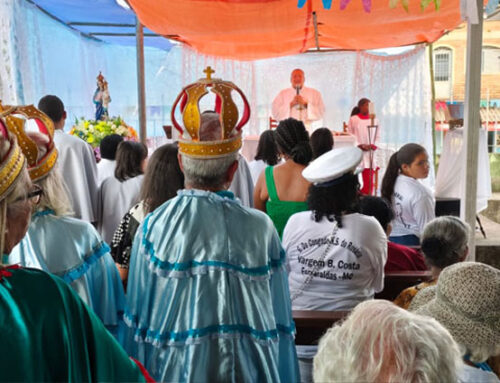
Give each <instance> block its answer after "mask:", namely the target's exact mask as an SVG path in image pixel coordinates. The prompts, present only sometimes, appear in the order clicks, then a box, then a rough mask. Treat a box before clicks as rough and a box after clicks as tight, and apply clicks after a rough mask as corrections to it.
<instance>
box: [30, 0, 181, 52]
mask: <svg viewBox="0 0 500 383" xmlns="http://www.w3.org/2000/svg"><path fill="white" fill-rule="evenodd" d="M27 1H29V2H30V3H33V4H35V5H36V6H37V7H39V8H40V9H41V10H43V11H44V12H45V13H47V14H48V15H50V16H51V17H53V18H55V19H57V20H59V21H60V22H62V23H64V24H66V25H68V26H69V27H71V28H73V29H75V30H77V31H79V32H80V33H82V34H83V35H85V36H87V37H89V38H94V39H97V40H101V41H104V42H107V43H112V44H120V45H135V28H136V27H135V25H136V16H135V14H134V12H133V11H132V10H130V9H125V8H123V7H121V6H120V5H118V4H117V2H116V0H27ZM144 45H145V46H150V47H155V48H160V49H163V50H170V48H171V47H172V43H171V42H170V41H169V40H168V39H167V38H165V37H163V36H159V35H157V34H156V33H153V32H151V31H150V30H149V29H147V28H144Z"/></svg>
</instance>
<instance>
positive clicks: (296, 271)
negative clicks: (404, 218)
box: [283, 147, 387, 381]
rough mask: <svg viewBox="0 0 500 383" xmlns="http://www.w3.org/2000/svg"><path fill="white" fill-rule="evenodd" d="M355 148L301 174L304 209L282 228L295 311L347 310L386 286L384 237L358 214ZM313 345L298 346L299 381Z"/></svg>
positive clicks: (332, 155) (305, 372)
mask: <svg viewBox="0 0 500 383" xmlns="http://www.w3.org/2000/svg"><path fill="white" fill-rule="evenodd" d="M361 157H362V152H361V150H360V149H358V148H353V147H349V148H340V149H334V150H331V151H329V152H327V153H325V154H324V155H322V156H320V157H318V158H317V159H316V160H315V161H313V162H312V163H311V164H310V165H309V166H308V167H307V168H306V169H304V172H303V173H302V175H303V176H304V178H305V179H307V180H308V181H309V182H312V183H313V184H312V185H311V187H310V189H309V196H308V199H307V203H308V206H309V210H308V211H304V212H301V213H296V214H294V215H292V216H291V217H290V219H289V220H288V222H287V224H286V227H285V230H284V232H283V247H284V248H285V251H286V255H287V260H288V266H289V276H288V281H289V285H290V294H291V299H292V308H293V310H325V311H331V310H351V309H353V308H354V307H355V306H356V305H357V304H358V303H360V302H362V301H364V300H367V299H372V298H373V296H374V294H375V293H376V292H379V291H381V290H382V289H383V287H384V266H385V262H386V260H387V237H386V235H385V233H384V231H383V229H382V227H381V226H380V224H379V223H378V221H377V220H376V219H375V218H373V217H368V216H365V215H362V214H359V213H357V212H356V210H357V200H358V192H359V182H358V176H357V175H355V174H354V173H353V170H354V169H355V168H356V166H357V165H358V164H359V163H360V161H361ZM315 352H316V347H315V346H312V347H311V346H300V347H297V355H298V357H299V365H300V366H301V375H302V381H310V378H311V377H310V368H311V359H312V357H313V356H314V354H315Z"/></svg>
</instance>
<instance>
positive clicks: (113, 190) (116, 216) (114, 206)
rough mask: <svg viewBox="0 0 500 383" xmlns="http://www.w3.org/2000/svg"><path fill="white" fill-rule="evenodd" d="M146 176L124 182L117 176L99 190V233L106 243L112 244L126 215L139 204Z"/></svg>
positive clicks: (104, 183) (108, 179) (107, 180)
mask: <svg viewBox="0 0 500 383" xmlns="http://www.w3.org/2000/svg"><path fill="white" fill-rule="evenodd" d="M143 178H144V175H142V174H141V175H139V176H137V177H134V178H130V179H128V180H126V181H124V182H120V181H118V179H116V177H115V176H113V177H109V178H106V179H105V180H104V182H103V183H102V185H101V188H100V190H99V226H98V229H99V232H100V233H101V236H102V239H103V240H104V241H105V242H106V243H108V244H109V243H111V240H112V239H113V235H114V233H115V230H116V229H117V228H118V225H120V222H121V220H122V218H123V216H124V215H125V214H127V213H128V211H129V210H130V209H131V208H132V206H134V205H135V204H137V203H138V202H139V198H140V192H141V186H142V179H143Z"/></svg>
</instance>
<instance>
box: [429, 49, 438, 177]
mask: <svg viewBox="0 0 500 383" xmlns="http://www.w3.org/2000/svg"><path fill="white" fill-rule="evenodd" d="M427 48H428V50H429V69H430V75H431V98H432V99H431V117H432V121H431V129H432V158H433V162H434V173H437V148H436V85H435V81H434V48H433V46H432V43H431V44H429V45H428V47H427Z"/></svg>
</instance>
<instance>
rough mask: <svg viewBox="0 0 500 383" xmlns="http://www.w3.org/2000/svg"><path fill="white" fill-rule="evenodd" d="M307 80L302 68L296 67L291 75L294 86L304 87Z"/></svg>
mask: <svg viewBox="0 0 500 383" xmlns="http://www.w3.org/2000/svg"><path fill="white" fill-rule="evenodd" d="M305 81H306V76H305V74H304V71H303V70H302V69H299V68H296V69H294V70H293V71H292V74H291V75H290V82H291V83H292V88H297V87H299V88H302V87H303V86H304V82H305Z"/></svg>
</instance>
